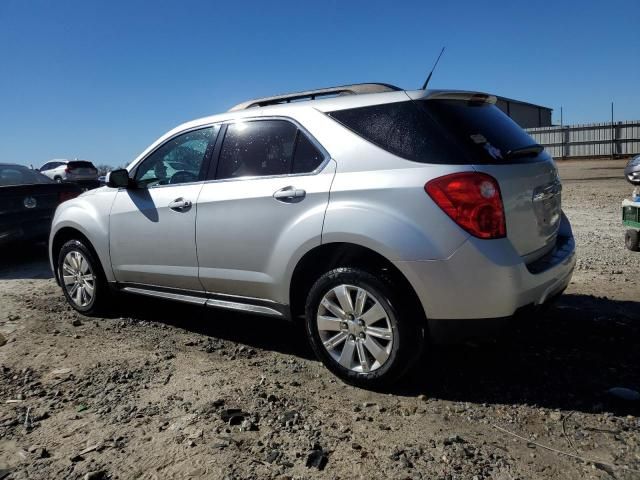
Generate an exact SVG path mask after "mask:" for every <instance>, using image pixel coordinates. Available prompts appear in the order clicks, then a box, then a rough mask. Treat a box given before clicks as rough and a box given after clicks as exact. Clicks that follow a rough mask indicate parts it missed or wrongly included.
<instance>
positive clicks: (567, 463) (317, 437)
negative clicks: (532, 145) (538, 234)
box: [0, 161, 640, 480]
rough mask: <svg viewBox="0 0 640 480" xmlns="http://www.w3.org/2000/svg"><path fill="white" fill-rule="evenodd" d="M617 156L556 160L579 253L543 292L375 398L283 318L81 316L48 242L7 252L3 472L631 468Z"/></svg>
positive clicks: (134, 302)
mask: <svg viewBox="0 0 640 480" xmlns="http://www.w3.org/2000/svg"><path fill="white" fill-rule="evenodd" d="M622 167H623V162H621V161H598V162H581V163H580V162H575V161H572V162H566V163H562V164H560V165H559V168H560V174H561V177H562V179H563V182H564V193H563V195H564V208H565V211H566V213H567V215H568V217H569V218H570V220H571V221H572V223H573V228H574V232H575V235H576V237H577V243H578V248H579V253H578V255H579V260H578V265H577V269H576V272H575V274H574V279H573V282H572V283H571V285H570V287H569V289H568V290H567V292H566V294H565V295H564V296H563V297H562V298H561V300H560V301H559V303H558V304H557V305H556V306H555V307H553V308H551V309H550V310H549V311H547V312H546V313H542V314H538V315H536V316H535V317H534V318H531V319H527V320H520V321H517V322H513V324H512V325H510V326H509V328H508V329H507V331H506V332H504V334H503V335H502V336H501V337H500V338H499V339H497V341H495V342H490V343H487V344H466V345H459V346H435V347H432V348H431V349H430V351H429V352H428V354H427V355H426V356H425V358H424V360H423V361H422V363H421V365H420V368H419V369H417V370H416V373H415V374H414V375H413V376H412V377H411V378H408V379H407V380H405V381H403V382H402V383H401V384H400V385H398V386H397V387H396V388H395V390H394V391H393V392H391V393H385V394H383V393H375V392H369V391H365V390H360V389H357V388H353V387H350V386H347V385H345V384H343V383H342V382H340V381H339V380H336V378H334V377H333V376H332V375H331V374H330V373H329V372H328V371H327V370H325V369H324V368H323V367H322V365H321V364H320V363H318V362H317V361H316V360H315V359H313V358H312V355H311V353H310V349H309V348H308V347H307V345H306V342H305V340H304V337H303V335H302V333H301V331H300V329H298V328H296V327H295V326H292V325H291V324H288V323H285V322H279V321H274V320H271V319H266V318H261V317H254V316H242V315H238V314H230V313H226V312H218V311H213V310H205V309H200V308H193V307H189V306H185V305H182V304H171V303H164V302H161V301H157V300H154V301H150V300H147V299H144V298H138V297H131V298H128V299H127V300H126V302H123V303H122V304H120V305H113V312H114V314H113V316H111V317H110V318H104V319H90V318H85V317H82V316H79V315H77V314H75V313H74V312H73V311H72V310H71V309H70V308H69V307H67V306H66V304H65V302H64V299H63V297H62V294H61V291H60V289H59V288H58V287H57V286H56V285H55V282H54V281H53V280H52V278H51V274H50V272H49V270H48V265H47V261H46V252H45V249H44V248H43V247H36V248H32V249H27V250H21V251H16V250H14V249H11V250H10V251H5V252H2V253H1V256H0V332H1V333H2V335H3V337H2V338H4V339H5V340H6V344H4V345H2V346H0V470H3V471H0V479H1V478H3V475H4V474H7V475H8V476H7V478H10V479H15V480H17V479H27V478H29V479H57V478H70V479H76V478H79V479H82V478H87V479H90V478H93V479H100V478H113V479H115V478H118V479H130V478H144V479H161V478H163V479H164V478H214V479H218V478H225V479H241V478H283V479H284V478H342V479H347V478H349V479H350V478H385V479H386V478H393V479H396V478H397V479H404V478H416V479H419V478H425V479H427V478H428V479H474V480H475V479H485V478H487V479H488V478H491V479H497V480H501V479H504V480H515V479H559V478H562V479H565V478H566V479H580V480H583V479H611V478H613V479H637V478H640V416H639V415H640V400H637V399H636V400H633V399H627V400H625V399H621V398H619V397H617V396H616V395H614V394H612V393H611V392H608V390H609V389H611V388H615V387H626V388H629V389H633V390H636V391H637V390H640V352H639V346H640V253H632V252H629V251H627V250H626V249H625V247H624V243H623V233H624V229H623V227H622V226H621V223H620V202H621V200H622V198H623V197H625V196H627V195H628V194H629V193H630V191H631V187H630V185H629V184H628V183H626V182H625V180H624V179H623V176H622ZM2 338H0V343H4V342H3V341H2ZM623 393H624V391H623ZM627 393H629V392H627ZM547 447H548V448H547Z"/></svg>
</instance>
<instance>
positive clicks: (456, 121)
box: [417, 100, 546, 163]
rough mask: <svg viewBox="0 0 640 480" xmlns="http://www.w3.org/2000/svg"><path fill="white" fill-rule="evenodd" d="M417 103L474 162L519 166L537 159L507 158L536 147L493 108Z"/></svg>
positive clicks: (458, 103)
mask: <svg viewBox="0 0 640 480" xmlns="http://www.w3.org/2000/svg"><path fill="white" fill-rule="evenodd" d="M417 103H418V104H420V105H421V106H422V107H423V108H424V110H425V111H426V112H427V113H428V114H429V116H430V117H431V118H433V119H434V121H435V122H437V123H438V124H439V125H441V126H442V128H443V129H444V130H445V131H446V132H447V133H448V134H449V135H451V137H452V138H453V140H454V141H456V142H459V144H460V145H461V146H462V147H463V148H464V149H465V151H467V152H468V153H469V154H470V155H471V156H472V157H473V159H474V161H475V163H522V162H528V161H532V160H535V159H536V157H538V155H537V154H533V155H531V156H529V157H518V158H515V156H513V157H511V158H510V157H509V155H510V154H509V152H516V151H517V150H518V149H523V148H526V147H530V146H532V145H536V141H535V140H534V139H533V138H531V137H530V136H529V134H527V132H525V131H524V130H523V129H522V128H521V127H520V126H519V125H518V124H517V123H515V122H514V121H513V120H512V119H511V118H509V116H507V115H506V114H505V113H504V112H502V110H500V109H499V108H498V107H496V106H495V105H492V104H489V103H484V102H481V103H473V102H463V101H459V100H435V101H432V100H427V101H421V102H417ZM545 155H546V154H545Z"/></svg>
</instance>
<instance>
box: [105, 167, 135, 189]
mask: <svg viewBox="0 0 640 480" xmlns="http://www.w3.org/2000/svg"><path fill="white" fill-rule="evenodd" d="M129 182H130V180H129V172H128V171H127V170H126V169H124V168H120V169H118V170H114V171H112V172H109V173H107V186H109V187H111V188H127V187H128V186H129Z"/></svg>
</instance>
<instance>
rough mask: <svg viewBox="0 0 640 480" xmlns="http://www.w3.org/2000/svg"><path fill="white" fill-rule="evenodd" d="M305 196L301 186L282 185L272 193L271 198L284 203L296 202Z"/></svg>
mask: <svg viewBox="0 0 640 480" xmlns="http://www.w3.org/2000/svg"><path fill="white" fill-rule="evenodd" d="M306 196H307V192H306V191H304V190H302V189H301V188H295V187H291V186H289V187H284V188H281V189H280V190H278V191H277V192H275V193H274V194H273V198H275V199H276V200H279V201H280V202H285V203H297V202H301V201H302V200H303V199H304V197H306Z"/></svg>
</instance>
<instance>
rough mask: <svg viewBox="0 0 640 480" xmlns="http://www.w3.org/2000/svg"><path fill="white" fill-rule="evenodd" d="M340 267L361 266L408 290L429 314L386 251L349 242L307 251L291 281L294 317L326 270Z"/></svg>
mask: <svg viewBox="0 0 640 480" xmlns="http://www.w3.org/2000/svg"><path fill="white" fill-rule="evenodd" d="M338 267H354V268H361V269H362V270H365V271H367V272H369V273H371V274H372V275H376V276H380V277H383V278H385V279H386V280H387V281H389V282H392V284H393V285H396V286H397V288H398V291H400V292H404V293H405V294H406V295H407V297H408V298H409V300H410V301H411V302H412V304H413V305H414V306H415V308H416V309H417V311H418V312H419V313H420V315H421V317H422V319H423V320H424V321H425V322H426V315H425V311H424V308H423V306H422V303H421V302H420V300H419V297H418V295H417V293H416V292H415V290H414V288H413V286H412V285H411V283H410V282H409V280H408V279H407V278H406V277H405V276H404V274H403V273H402V272H401V271H400V270H399V269H398V268H397V267H396V266H395V265H394V264H393V263H392V262H391V261H390V260H389V259H387V258H386V257H385V256H384V255H382V254H380V253H378V252H376V251H374V250H372V249H370V248H368V247H364V246H362V245H358V244H355V243H348V242H331V243H323V244H321V245H319V246H316V247H314V248H312V249H311V250H309V251H308V252H306V253H305V254H304V255H303V256H302V257H301V258H300V260H299V261H298V263H297V264H296V266H295V268H294V270H293V274H292V275H291V279H290V284H289V305H290V309H291V318H292V319H294V320H295V319H296V318H298V317H299V316H300V315H304V307H305V302H306V298H307V294H308V292H309V290H310V289H311V287H312V286H313V284H314V283H315V281H316V280H317V279H318V278H319V277H320V276H321V275H322V274H324V273H326V272H328V271H330V270H333V269H334V268H338Z"/></svg>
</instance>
